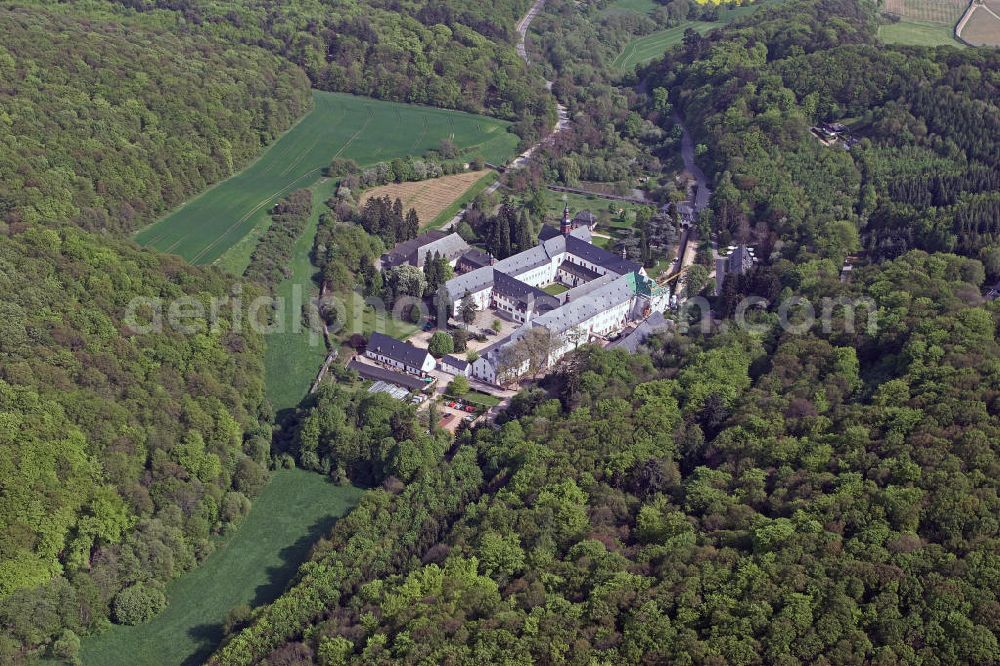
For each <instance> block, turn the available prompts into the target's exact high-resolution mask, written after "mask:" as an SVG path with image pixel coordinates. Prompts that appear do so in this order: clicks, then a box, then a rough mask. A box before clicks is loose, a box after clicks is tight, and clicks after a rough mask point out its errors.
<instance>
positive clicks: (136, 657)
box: [82, 470, 362, 666]
mask: <svg viewBox="0 0 1000 666" xmlns="http://www.w3.org/2000/svg"><path fill="white" fill-rule="evenodd" d="M361 492H362V491H361V490H360V489H357V488H351V487H346V488H344V487H339V486H335V485H332V484H331V483H329V482H328V481H327V479H326V477H324V476H321V475H319V474H315V473H313V472H306V471H303V470H279V471H277V472H275V473H274V475H273V477H272V479H271V482H270V483H269V484H268V485H267V487H266V488H265V489H264V492H263V493H262V494H261V495H260V497H258V498H257V500H256V501H255V502H254V504H253V509H252V510H251V511H250V515H249V516H247V518H246V520H245V521H244V523H243V525H242V526H240V528H239V529H238V530H237V531H236V532H235V533H234V534H232V536H230V537H228V538H226V539H225V540H224V541H223V542H222V543H221V544H220V545H219V548H218V550H216V551H215V552H214V553H212V554H211V555H210V556H209V557H208V558H207V559H206V560H205V561H204V562H203V563H202V564H201V565H200V566H199V567H198V568H196V569H195V570H193V571H191V572H189V573H186V574H184V575H183V576H181V577H180V578H178V579H177V580H175V581H174V582H173V583H171V584H170V585H168V586H167V598H168V600H169V606H167V608H166V610H164V611H163V612H162V613H161V614H160V615H158V616H157V617H156V618H154V619H153V621H152V622H150V623H148V624H145V625H141V626H137V627H124V626H115V627H113V628H112V629H111V630H110V631H108V632H106V633H104V634H101V635H100V636H95V637H92V638H87V639H84V641H83V646H82V647H83V650H82V657H83V663H84V664H85V665H86V666H116V665H118V664H121V666H143V665H145V664H148V665H150V666H177V665H180V664H185V665H187V664H200V663H202V662H204V660H205V659H206V658H207V656H208V655H209V654H210V653H211V652H212V650H214V649H215V647H216V646H217V645H218V643H219V640H220V639H221V638H222V623H223V621H224V620H225V619H226V614H227V613H228V612H229V610H230V609H231V608H233V607H234V606H237V605H239V604H250V605H252V606H256V605H259V604H263V603H268V602H270V601H272V600H274V599H275V598H276V597H277V596H278V595H279V594H280V593H281V592H282V591H283V590H284V588H285V585H286V584H287V583H288V582H289V581H290V580H291V578H292V576H293V575H294V574H295V572H296V571H297V569H298V566H299V564H300V563H301V562H302V561H303V560H305V558H306V555H307V552H308V550H309V548H310V547H311V546H312V544H313V543H314V542H315V541H316V540H317V539H318V538H319V537H320V536H322V535H324V534H326V533H327V532H328V531H329V530H330V527H331V526H332V525H333V523H334V522H335V520H336V518H337V517H339V516H342V515H343V514H344V513H346V511H347V510H348V509H350V508H351V507H353V506H354V505H355V504H356V503H357V501H358V498H359V497H360V495H361Z"/></svg>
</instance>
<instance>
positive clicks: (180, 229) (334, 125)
mask: <svg viewBox="0 0 1000 666" xmlns="http://www.w3.org/2000/svg"><path fill="white" fill-rule="evenodd" d="M313 99H314V107H313V110H312V111H310V112H309V113H308V114H306V116H305V117H303V118H302V120H300V121H299V122H298V124H296V125H295V126H294V127H292V128H291V129H290V130H288V132H286V133H285V134H284V135H282V136H281V138H279V139H278V140H277V141H276V142H275V143H274V144H273V145H271V147H270V148H268V149H267V150H266V151H265V152H264V153H263V154H262V155H261V156H260V158H258V159H257V161H255V162H254V163H252V164H251V165H250V166H248V167H247V168H246V169H244V170H243V171H241V172H239V173H237V174H235V175H234V176H232V177H230V178H228V179H226V180H224V181H222V182H221V183H218V184H217V185H215V186H214V187H212V188H211V189H209V190H207V191H206V192H204V193H202V194H201V195H199V196H198V197H196V198H194V199H193V200H191V201H189V202H187V203H186V204H184V205H183V206H181V207H180V208H178V209H176V210H175V211H173V212H171V213H170V214H168V215H167V216H166V217H163V218H161V219H160V220H158V221H157V222H155V223H153V224H151V225H150V226H148V227H146V228H144V229H142V230H140V231H139V232H138V233H137V234H136V240H137V241H138V242H139V243H140V244H142V245H148V246H150V247H153V248H156V249H158V250H161V251H164V252H171V253H174V254H178V255H180V256H182V257H184V258H185V259H187V260H188V261H190V262H192V263H195V264H211V263H213V262H216V261H218V260H219V259H220V258H221V257H223V255H225V254H226V252H227V251H228V250H230V249H231V248H233V247H234V246H236V245H237V244H239V243H240V241H241V240H242V239H244V238H246V237H247V236H248V235H254V234H255V235H256V236H257V237H259V235H260V233H262V229H261V228H262V227H266V226H267V224H268V222H269V219H270V218H269V216H268V211H269V210H270V208H271V207H272V206H273V205H274V204H275V203H276V202H277V201H278V200H279V199H280V198H281V197H282V196H284V195H285V194H288V193H289V192H291V191H292V190H295V189H298V188H301V187H308V186H310V185H312V184H313V183H314V182H316V180H317V179H318V178H319V177H320V175H321V172H322V170H323V168H324V167H326V166H327V165H328V164H329V163H330V161H331V160H332V159H333V158H334V157H342V158H348V159H353V160H354V161H355V162H357V163H358V164H359V165H369V164H374V163H375V162H379V161H382V160H391V159H394V158H397V157H405V156H407V155H423V154H424V153H426V152H427V151H429V150H432V149H435V148H438V147H439V146H440V145H441V141H442V140H443V139H446V138H450V139H451V140H452V141H453V142H454V143H455V145H456V146H457V147H458V148H459V150H460V151H462V154H463V155H464V156H468V157H471V156H473V155H481V156H483V157H485V158H486V159H487V160H488V161H492V162H499V163H503V162H505V161H506V160H507V159H509V158H510V156H511V155H513V153H514V148H515V147H516V145H517V137H516V136H515V135H514V134H511V133H510V132H508V131H507V130H508V127H509V123H506V122H504V121H501V120H496V119H494V118H487V117H485V116H476V115H472V114H469V113H463V112H460V111H447V110H443V109H434V108H430V107H422V106H414V105H409V104H398V103H395V102H382V101H378V100H373V99H369V98H365V97H355V96H353V95H345V94H340V93H326V92H319V91H314V93H313ZM253 245H254V243H253V242H248V243H243V244H242V245H241V246H240V250H239V251H237V253H236V254H237V256H238V259H240V258H242V259H245V260H249V256H250V253H251V252H252V251H253ZM222 263H223V265H224V266H226V267H227V268H230V269H232V268H239V260H223V262H222ZM243 265H244V266H245V265H246V264H245V262H244V263H243Z"/></svg>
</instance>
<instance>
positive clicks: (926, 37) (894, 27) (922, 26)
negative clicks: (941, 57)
mask: <svg viewBox="0 0 1000 666" xmlns="http://www.w3.org/2000/svg"><path fill="white" fill-rule="evenodd" d="M878 36H879V38H880V39H881V40H882V41H883V42H886V43H887V44H905V45H912V46H955V47H958V48H964V47H965V44H963V43H962V42H960V41H958V40H957V39H955V26H949V25H939V24H937V25H936V24H933V23H921V22H919V21H905V20H904V21H899V22H897V23H887V24H885V25H880V26H879V28H878Z"/></svg>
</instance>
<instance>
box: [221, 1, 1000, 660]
mask: <svg viewBox="0 0 1000 666" xmlns="http://www.w3.org/2000/svg"><path fill="white" fill-rule="evenodd" d="M554 11H555V12H557V13H559V12H569V9H567V8H565V7H564V6H563V5H562V4H561V3H556V5H555V7H554ZM831 17H835V18H833V19H831ZM594 51H595V49H591V50H590V53H593V52H594ZM548 57H549V58H550V60H551V61H555V60H557V59H558V58H556V57H555V56H554V52H550V53H549V56H548ZM588 57H589V56H588V55H586V54H580V55H572V56H567V57H566V58H565V59H564V60H563V62H565V65H566V66H565V69H564V70H563V71H564V72H565V74H566V75H565V76H563V77H562V78H561V79H558V80H557V82H556V86H555V92H556V94H557V95H560V96H561V97H562V98H563V99H564V101H569V102H570V103H571V110H572V112H573V113H572V115H573V117H574V127H573V129H572V130H571V131H570V132H568V133H566V135H565V136H563V137H560V139H559V141H557V142H556V144H555V145H554V146H551V147H549V148H548V149H547V150H546V151H545V153H544V154H543V156H542V163H541V164H540V165H536V166H534V167H533V168H532V169H531V170H530V171H529V172H528V174H526V175H523V176H518V178H520V179H521V182H520V183H515V185H520V186H521V187H522V188H523V189H525V191H526V195H527V196H528V197H529V198H530V196H531V191H532V189H531V188H532V185H537V181H538V180H539V179H545V178H552V177H553V176H555V177H556V178H560V179H563V180H565V181H567V182H569V181H571V179H572V178H585V177H584V176H583V166H582V163H583V162H584V161H585V160H586V156H587V155H588V154H589V155H590V156H597V155H599V153H600V152H601V151H606V154H609V155H610V154H611V153H612V152H613V150H614V148H613V146H618V147H622V146H623V145H624V144H627V145H625V147H624V150H626V151H635V152H634V153H633V154H635V155H644V156H643V157H641V158H639V159H640V163H639V167H640V169H650V168H651V167H655V166H656V165H657V162H656V159H657V158H662V159H664V160H665V159H668V158H669V157H668V155H669V153H670V152H671V151H674V150H676V141H677V137H678V126H677V124H676V122H675V121H674V119H673V112H674V111H678V112H680V113H682V114H684V117H685V119H686V121H687V123H688V125H689V126H690V127H691V129H692V130H693V132H694V133H695V134H696V136H697V140H698V141H699V142H701V143H703V144H704V149H703V150H702V151H700V153H701V154H700V157H701V159H703V160H704V161H705V163H706V166H708V167H710V168H709V169H706V170H708V171H710V172H712V173H715V174H716V179H715V180H716V182H715V183H714V185H715V187H714V196H713V199H712V203H711V211H710V213H709V215H708V217H707V219H706V220H705V222H704V224H703V226H705V227H708V228H711V227H714V228H715V229H716V230H717V231H718V232H719V238H720V242H728V240H729V239H731V238H736V237H738V236H742V237H744V238H746V239H747V240H749V241H751V242H753V243H754V244H756V245H759V246H760V247H761V248H762V250H763V251H762V252H761V253H760V254H761V256H762V257H763V261H762V265H761V266H759V267H758V268H757V269H755V270H754V271H752V272H751V273H750V274H749V275H748V276H747V277H746V278H745V279H743V280H741V281H740V286H741V288H743V289H746V290H747V291H748V292H753V293H759V294H761V295H764V296H766V297H768V298H771V299H773V298H776V297H777V296H779V295H781V294H792V293H794V294H796V295H799V296H804V297H807V298H809V299H811V300H812V301H813V302H816V303H818V302H819V301H820V299H822V298H841V299H845V298H846V299H856V298H864V299H869V302H870V303H871V304H873V305H872V306H871V307H870V308H868V309H865V308H862V310H861V311H860V312H859V313H857V321H856V328H855V329H848V328H846V327H845V325H844V322H843V320H838V319H836V317H835V321H834V323H833V326H832V327H831V328H830V330H826V329H824V328H822V327H819V326H816V327H813V329H811V330H809V331H808V332H806V333H801V332H790V331H788V330H787V329H782V328H781V327H779V326H778V325H777V319H778V317H777V315H776V313H774V312H773V311H769V310H767V309H764V310H761V311H759V312H758V313H757V314H756V315H754V323H756V324H758V327H757V328H756V329H755V330H753V331H745V330H738V329H729V330H722V329H714V330H713V331H712V332H711V333H710V334H701V333H691V334H681V333H674V334H669V335H665V336H662V337H657V338H654V339H653V340H652V341H650V343H649V344H648V346H647V349H646V350H645V353H642V354H637V355H629V354H626V353H624V352H622V351H604V350H600V349H596V348H591V347H586V348H584V351H583V352H582V353H579V354H576V355H574V356H572V357H570V359H569V360H568V361H567V362H566V363H564V364H563V365H562V366H561V367H560V368H559V369H558V371H557V372H556V373H555V374H554V375H552V376H550V377H549V378H547V379H546V380H544V381H543V382H542V383H541V384H540V385H539V386H538V387H537V388H535V389H529V390H527V391H524V392H522V393H521V394H519V395H518V396H517V397H516V398H515V399H514V400H513V403H512V405H511V407H510V408H509V409H508V410H507V412H506V413H505V414H503V415H502V416H501V417H500V419H499V422H498V425H499V427H497V428H490V427H477V428H475V429H474V430H470V429H468V428H466V427H465V426H462V427H460V428H459V431H458V434H457V435H456V438H455V441H454V443H453V444H452V445H451V446H450V448H448V450H447V452H446V454H445V455H444V456H443V457H441V456H440V455H438V454H435V447H440V446H442V445H441V444H440V443H437V440H435V439H434V438H435V436H436V435H435V425H434V419H433V418H431V419H429V420H428V419H425V418H424V417H422V416H421V415H418V414H417V413H416V412H415V411H412V408H410V407H399V406H396V407H395V409H392V410H391V411H392V412H393V414H392V415H391V416H390V415H388V414H387V413H384V412H383V413H381V414H379V415H378V418H377V420H375V421H369V420H368V416H367V414H368V413H370V411H371V407H368V406H366V404H365V403H366V401H369V400H371V398H369V397H367V396H364V395H363V394H361V395H356V396H352V395H351V393H350V392H349V390H348V389H346V388H343V387H340V388H331V389H328V392H326V393H323V394H321V395H320V396H319V397H318V398H317V399H316V400H314V401H313V402H311V403H309V404H306V405H304V406H303V407H302V408H301V410H300V413H299V418H298V426H297V434H296V435H294V441H295V446H296V447H298V454H299V456H300V458H304V459H306V460H309V461H310V463H309V464H310V465H311V466H312V467H314V468H317V469H321V470H323V471H327V472H329V473H331V474H332V475H334V476H336V477H338V478H344V477H347V478H356V479H363V480H364V481H365V482H368V483H380V487H379V488H378V489H377V490H374V491H371V492H369V493H368V494H367V495H366V497H365V498H364V500H363V501H362V503H361V505H359V507H358V508H357V510H355V511H354V512H353V513H352V514H351V515H350V516H349V517H348V518H346V519H345V520H344V521H342V522H341V523H339V524H338V525H337V526H336V527H335V528H334V530H333V532H332V533H331V534H330V536H329V538H328V539H326V540H324V541H323V542H322V543H320V544H319V545H318V546H317V547H316V549H315V552H314V554H313V557H312V561H311V562H309V563H308V564H306V565H305V566H303V567H302V568H301V570H300V573H299V577H298V580H297V582H296V583H295V584H294V585H293V586H292V587H290V588H289V589H288V590H287V591H286V593H285V594H284V595H283V596H282V597H281V598H279V599H278V600H277V601H276V602H275V603H274V604H272V605H269V606H265V607H262V608H259V609H257V610H256V611H255V613H254V616H253V617H252V618H251V620H250V621H249V623H248V624H246V626H239V627H236V628H235V629H234V631H233V632H232V633H231V635H230V636H229V637H228V638H227V639H226V641H225V644H224V645H223V646H222V647H221V649H220V650H219V651H218V652H217V653H216V655H215V656H214V658H213V663H217V664H221V665H226V666H228V665H230V664H246V663H264V662H266V663H270V664H293V663H303V662H305V663H319V664H324V665H327V664H343V663H358V664H380V663H385V664H389V663H471V662H479V663H499V662H502V661H507V662H515V663H579V664H588V663H616V664H617V663H690V664H764V663H767V664H793V663H803V662H805V663H878V664H897V663H900V664H901V663H935V664H966V663H976V664H990V663H995V662H996V655H997V654H1000V645H998V636H1000V623H998V621H997V618H998V617H1000V613H998V612H997V611H998V608H1000V599H998V598H997V590H998V589H1000V583H998V582H997V581H998V580H1000V579H998V576H1000V559H998V552H1000V549H998V548H1000V523H998V521H997V515H1000V497H998V490H1000V487H998V483H997V478H998V474H1000V452H998V449H997V442H998V441H1000V399H998V395H997V391H996V387H997V382H998V376H997V368H998V366H997V363H996V359H997V358H998V354H1000V346H998V339H997V335H998V322H1000V309H998V306H996V305H994V304H992V303H986V302H984V301H983V299H982V297H981V295H980V294H981V290H982V288H983V286H984V281H985V279H986V278H987V276H995V275H996V270H995V269H994V268H993V267H991V264H990V259H991V256H990V255H991V254H992V250H990V249H989V248H990V245H991V244H992V242H993V240H992V238H991V237H989V236H988V234H989V233H990V223H991V222H990V220H994V221H995V215H993V214H992V212H991V211H992V208H991V206H992V205H993V202H994V201H995V198H996V191H997V182H996V175H995V174H996V166H997V165H996V163H995V159H996V155H997V154H998V151H997V150H996V148H995V141H996V140H997V137H998V136H1000V131H998V128H997V127H996V126H995V124H993V123H994V121H995V119H996V107H995V100H996V98H997V97H998V96H997V94H996V92H997V91H996V85H997V72H998V71H1000V67H998V63H997V60H996V55H995V54H993V53H989V52H984V51H965V52H960V51H958V50H956V49H939V50H929V49H889V48H886V47H884V46H876V45H875V32H874V24H873V22H872V21H871V17H870V14H869V9H867V8H864V7H862V6H859V5H858V4H857V3H856V2H853V1H852V0H800V1H797V2H788V3H783V4H782V5H781V6H778V7H776V8H769V9H766V10H762V11H761V12H760V13H759V14H758V15H757V16H755V17H754V18H753V20H745V21H743V22H736V23H734V24H733V25H732V26H730V27H728V28H726V29H722V30H718V31H714V32H711V33H708V35H707V36H705V37H702V36H699V35H698V34H696V33H694V32H692V33H689V34H688V35H687V36H686V37H685V39H684V42H683V44H681V45H680V46H679V47H678V48H677V49H675V50H674V51H672V52H668V54H667V56H666V57H665V58H664V59H663V60H662V61H661V62H657V63H653V64H651V65H650V66H649V67H648V68H646V69H645V70H643V71H641V72H640V73H639V79H637V80H636V82H639V83H641V84H642V85H640V86H639V89H638V90H635V91H633V90H627V89H622V88H618V87H616V86H614V85H606V86H605V87H603V88H602V87H601V83H600V82H599V83H598V85H597V87H594V86H588V87H587V88H586V90H585V91H584V86H582V85H581V86H579V87H577V82H578V81H582V82H585V81H586V67H587V65H586V64H585V63H584V62H583V61H585V60H586V59H587V58H588ZM599 61H600V56H598V57H597V59H596V60H595V64H594V67H595V69H596V68H597V67H603V66H604V64H602V63H601V62H599ZM549 64H550V65H553V63H552V62H550V63H549ZM595 81H605V82H606V79H605V78H603V75H596V74H595ZM585 85H586V84H585ZM594 91H596V94H595V92H594ZM574 100H578V102H574ZM588 101H589V102H590V103H596V108H595V107H588V106H587V103H588ZM574 103H575V104H576V106H575V107H574V106H573V104H574ZM629 109H634V110H629ZM984 116H989V118H988V119H984ZM840 121H848V122H850V124H851V127H852V131H853V132H854V135H855V136H856V137H857V139H858V141H857V142H856V143H855V144H854V145H852V146H851V149H850V150H844V149H843V147H840V146H832V147H828V146H824V145H822V144H821V143H820V142H819V141H818V140H817V138H816V137H815V136H814V135H813V134H812V133H811V132H810V127H811V126H812V125H814V124H816V123H820V122H840ZM595 147H596V148H595ZM595 150H596V152H595ZM588 151H590V152H589V153H588ZM623 165H624V166H625V167H626V169H625V171H623V172H621V174H620V176H619V175H614V174H612V175H611V177H610V178H609V179H611V180H614V179H617V178H619V177H621V178H626V179H627V178H631V177H634V175H635V174H636V173H639V172H637V171H634V169H635V168H636V166H637V163H636V162H635V161H632V162H625V163H623ZM574 170H575V171H574ZM609 173H610V172H609ZM591 177H594V178H595V179H601V178H604V176H596V175H594V176H591ZM533 180H534V181H536V182H532V181H533ZM991 215H993V217H990V216H991ZM906 216H910V217H906ZM482 217H483V220H481V221H480V224H479V226H480V227H481V228H482V230H484V231H485V232H486V234H485V235H486V236H489V237H493V236H495V238H494V240H495V241H498V242H499V245H501V246H502V245H503V244H504V242H506V243H509V244H511V245H512V246H513V245H516V243H513V242H512V241H511V239H506V241H505V240H504V239H505V238H506V237H507V236H510V235H511V233H512V230H513V226H514V225H513V224H503V225H498V224H497V223H498V222H502V221H504V220H506V219H507V218H505V217H504V215H498V216H496V219H494V220H492V221H489V222H487V221H488V220H489V218H488V217H487V216H485V215H483V216H482ZM517 219H518V218H516V217H511V218H510V219H509V220H507V221H508V222H511V223H512V222H514V221H515V220H517ZM470 226H471V225H470ZM505 229H506V231H505ZM914 248H918V249H914ZM924 250H927V251H930V252H932V253H930V254H929V253H928V252H925V251H924ZM951 251H956V252H960V253H961V254H965V255H969V256H958V255H957V254H952V253H950V252H951ZM851 252H866V253H867V256H868V257H869V258H870V260H869V261H868V262H866V263H865V264H864V265H863V266H862V267H860V268H859V269H858V270H857V271H856V273H855V275H854V277H853V278H852V279H851V280H849V281H846V282H844V281H841V280H840V279H839V269H840V263H841V262H842V261H843V260H844V257H845V256H846V255H847V254H848V253H851ZM980 259H982V261H980ZM706 276H707V273H706ZM727 284H730V283H729V282H727ZM735 296H736V295H734V294H731V293H730V294H728V295H726V296H724V298H722V299H719V301H718V302H717V303H716V306H717V307H718V308H720V311H723V312H724V311H725V310H726V309H727V299H728V298H735ZM836 312H837V314H838V315H840V314H843V312H842V311H840V310H838V311H836ZM869 312H873V313H874V314H873V315H872V317H871V318H870V321H873V322H875V324H876V325H875V326H872V327H866V326H865V325H864V324H865V321H866V318H868V315H869ZM381 409H382V410H388V409H389V408H387V407H382V408H381ZM345 424H348V426H350V425H352V424H353V425H356V426H357V427H358V428H359V429H360V432H358V433H345V432H344V428H345V427H347V426H345ZM376 433H381V435H382V436H383V437H382V439H381V440H377V439H376V437H375V435H376ZM376 441H377V444H376V443H375V442H376ZM428 452H430V453H428ZM404 461H405V462H404Z"/></svg>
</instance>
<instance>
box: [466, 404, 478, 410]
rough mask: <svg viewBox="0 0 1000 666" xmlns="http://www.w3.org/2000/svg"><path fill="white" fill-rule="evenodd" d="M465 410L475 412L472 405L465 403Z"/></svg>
mask: <svg viewBox="0 0 1000 666" xmlns="http://www.w3.org/2000/svg"><path fill="white" fill-rule="evenodd" d="M465 411H467V412H475V411H476V408H475V407H473V406H472V405H466V407H465Z"/></svg>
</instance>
